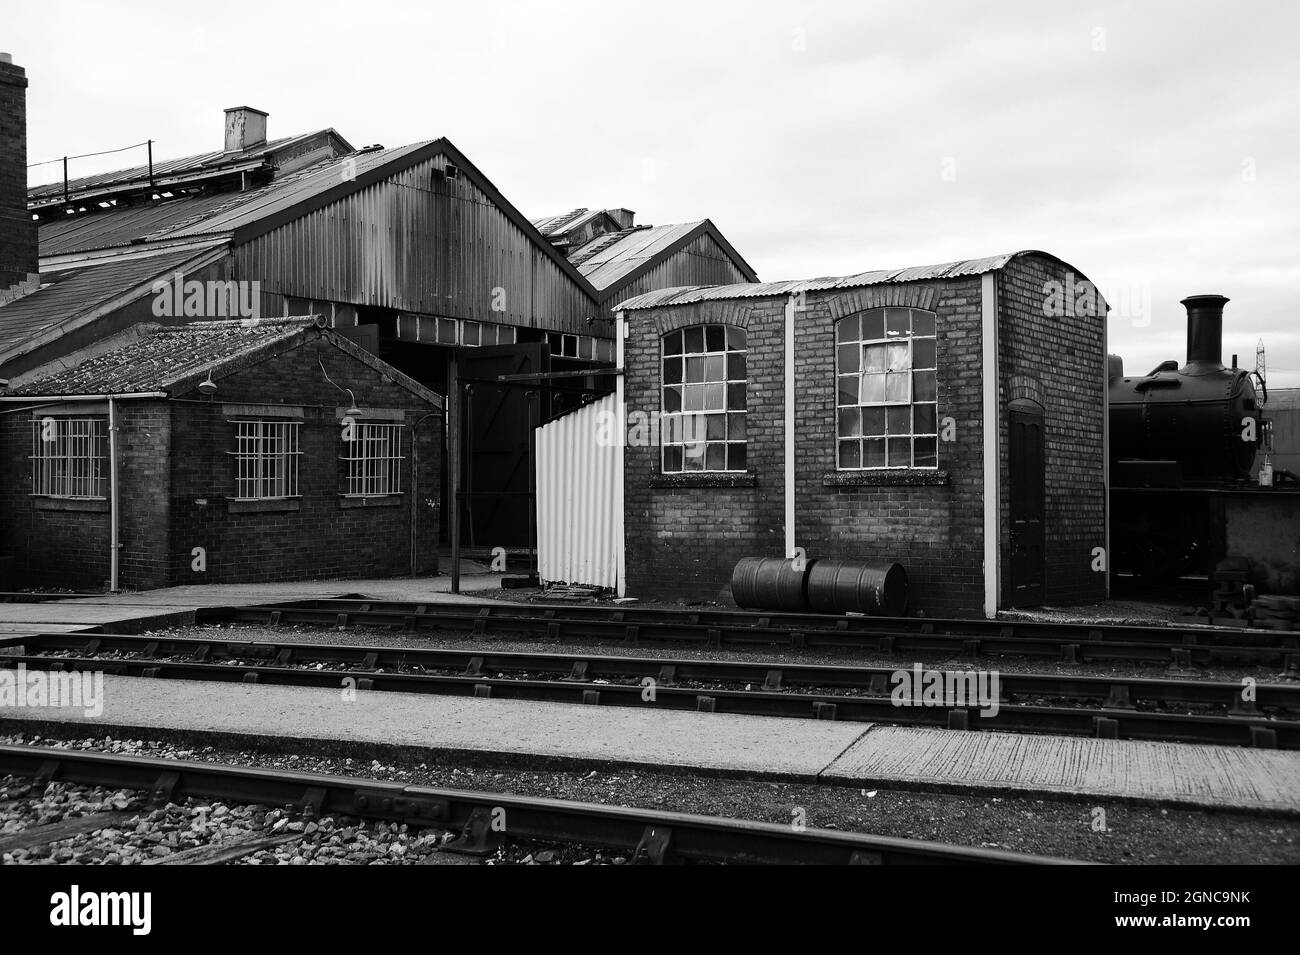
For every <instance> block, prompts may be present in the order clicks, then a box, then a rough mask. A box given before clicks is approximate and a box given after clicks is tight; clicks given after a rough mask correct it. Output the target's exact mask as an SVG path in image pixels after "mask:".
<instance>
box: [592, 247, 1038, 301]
mask: <svg viewBox="0 0 1300 955" xmlns="http://www.w3.org/2000/svg"><path fill="white" fill-rule="evenodd" d="M1022 255H1044V256H1047V257H1048V258H1050V259H1055V258H1056V256H1054V255H1051V254H1050V253H1047V252H1038V251H1036V250H1032V249H1031V250H1025V251H1021V252H1009V253H1006V254H1004V255H993V256H988V257H987V258H982V259H964V260H962V261H960V262H944V263H941V264H939V265H920V266H913V267H911V268H905V269H881V270H877V271H874V272H859V273H858V274H857V275H847V276H843V277H841V278H820V279H803V280H799V281H791V282H744V283H739V284H736V285H695V286H687V287H684V288H664V289H656V290H655V291H653V292H646V293H645V294H643V295H636V296H633V297H632V298H629V299H627V300H626V301H623V302H620V303H619V304H617V305H615V306H614V308H615V309H617V310H621V311H635V310H637V309H643V308H662V307H664V306H670V305H689V304H692V303H694V302H707V301H721V300H727V299H738V298H766V297H770V296H775V295H789V294H791V293H792V292H817V291H826V290H829V289H845V288H859V287H862V286H866V285H884V284H888V283H893V282H921V281H925V280H927V279H948V278H960V277H962V276H967V275H981V274H983V273H985V272H996V271H998V270H999V269H1002V268H1005V267H1006V265H1007V264H1008V263H1009V262H1010V261H1011V260H1012V259H1015V258H1017V257H1019V256H1022ZM1057 261H1060V260H1059V259H1058V260H1057Z"/></svg>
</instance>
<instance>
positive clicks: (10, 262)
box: [0, 53, 40, 291]
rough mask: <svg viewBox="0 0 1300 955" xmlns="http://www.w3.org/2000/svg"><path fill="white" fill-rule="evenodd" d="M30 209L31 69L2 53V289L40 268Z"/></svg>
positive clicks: (0, 118) (0, 171) (0, 127)
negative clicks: (18, 64)
mask: <svg viewBox="0 0 1300 955" xmlns="http://www.w3.org/2000/svg"><path fill="white" fill-rule="evenodd" d="M39 262H40V256H39V253H38V248H37V240H36V223H34V222H33V221H32V215H31V213H30V212H28V211H27V71H26V70H24V69H23V68H22V67H21V66H15V65H14V60H13V57H12V56H10V55H9V54H8V53H0V291H3V290H4V289H7V288H9V287H10V286H11V285H15V284H17V283H19V282H23V281H26V279H27V277H28V276H29V275H32V274H35V273H36V272H37V271H39V269H40V265H39Z"/></svg>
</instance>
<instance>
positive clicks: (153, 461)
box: [0, 318, 442, 590]
mask: <svg viewBox="0 0 1300 955" xmlns="http://www.w3.org/2000/svg"><path fill="white" fill-rule="evenodd" d="M324 325H325V323H324V321H323V319H318V318H306V319H264V320H261V321H214V322H203V323H194V324H189V325H180V326H166V327H164V326H160V325H138V326H136V327H135V329H134V330H133V332H132V333H131V335H130V336H129V338H130V340H128V341H124V342H123V343H121V344H119V345H118V346H117V347H116V348H114V349H112V350H110V351H107V352H104V353H101V354H98V355H95V356H92V357H86V358H84V360H80V361H78V362H77V363H75V364H70V366H69V367H68V368H65V369H62V370H58V371H55V372H54V373H52V374H50V375H48V376H46V377H43V378H39V379H36V380H34V381H30V382H28V383H26V384H25V385H23V386H21V387H19V388H16V389H11V390H10V391H9V392H7V393H5V394H4V396H3V397H0V555H6V556H7V557H8V558H9V559H10V561H9V567H10V571H9V572H10V574H12V576H13V577H14V579H13V580H12V581H10V580H8V579H6V581H5V583H6V585H7V586H59V587H74V588H81V589H89V590H97V589H101V588H104V587H107V586H117V587H122V588H131V589H145V588H152V587H163V586H169V585H174V584H184V583H235V582H247V581H264V580H294V579H312V578H321V577H345V576H366V577H372V576H395V575H405V574H414V573H432V572H434V571H435V570H436V569H437V548H438V513H437V511H438V496H437V480H438V474H439V467H440V463H441V461H440V457H441V447H442V400H441V399H440V398H439V396H437V395H436V394H434V393H433V392H431V391H429V390H428V389H427V388H425V387H423V386H422V385H420V384H418V383H416V382H415V381H413V380H412V379H410V378H408V377H407V376H406V375H403V374H402V373H400V372H398V371H396V370H395V369H393V368H392V367H391V366H388V365H386V364H385V363H384V362H382V361H380V360H379V359H377V358H376V357H374V356H373V355H371V354H370V353H368V352H366V351H364V350H363V349H361V348H359V347H358V346H357V345H355V344H353V343H352V342H350V341H348V340H347V339H345V338H343V337H342V336H340V335H338V334H337V333H335V332H334V331H331V330H330V329H328V328H326V327H324Z"/></svg>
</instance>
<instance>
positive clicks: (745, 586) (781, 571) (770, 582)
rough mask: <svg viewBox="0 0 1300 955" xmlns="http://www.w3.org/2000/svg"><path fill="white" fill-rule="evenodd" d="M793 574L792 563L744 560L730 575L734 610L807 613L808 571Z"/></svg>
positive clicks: (779, 558) (786, 559)
mask: <svg viewBox="0 0 1300 955" xmlns="http://www.w3.org/2000/svg"><path fill="white" fill-rule="evenodd" d="M813 563H814V561H806V563H805V567H804V569H803V570H795V569H794V562H793V561H792V560H790V559H788V558H783V557H746V558H744V559H743V560H741V561H740V563H738V564H737V565H736V566H735V568H734V569H733V570H732V572H731V596H732V598H733V599H734V600H735V601H736V604H737V606H740V607H748V608H750V609H752V610H786V611H790V612H793V613H799V612H802V611H806V610H807V609H808V594H807V586H806V584H807V578H808V568H809V567H811V566H812V565H813Z"/></svg>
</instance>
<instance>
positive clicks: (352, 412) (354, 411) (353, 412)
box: [316, 355, 361, 418]
mask: <svg viewBox="0 0 1300 955" xmlns="http://www.w3.org/2000/svg"><path fill="white" fill-rule="evenodd" d="M316 364H318V365H320V373H321V374H322V375H324V376H325V380H326V381H328V382H329V383H330V384H331V385H334V387H335V388H337V389H338V390H339V391H346V392H347V393H348V400H350V401H351V402H352V404H351V405H349V406H348V409H347V410H346V411H344V412H343V414H344V415H345V416H347V417H349V418H359V417H361V409H360V408H358V407H357V396H356V395H354V394H353V393H352V389H351V388H344V387H343V386H342V385H339V384H336V383H335V381H334V379H333V378H331V377H330V373H329V372H328V371H326V370H325V363H324V362H323V361H321V360H320V356H319V355H317V356H316Z"/></svg>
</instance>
